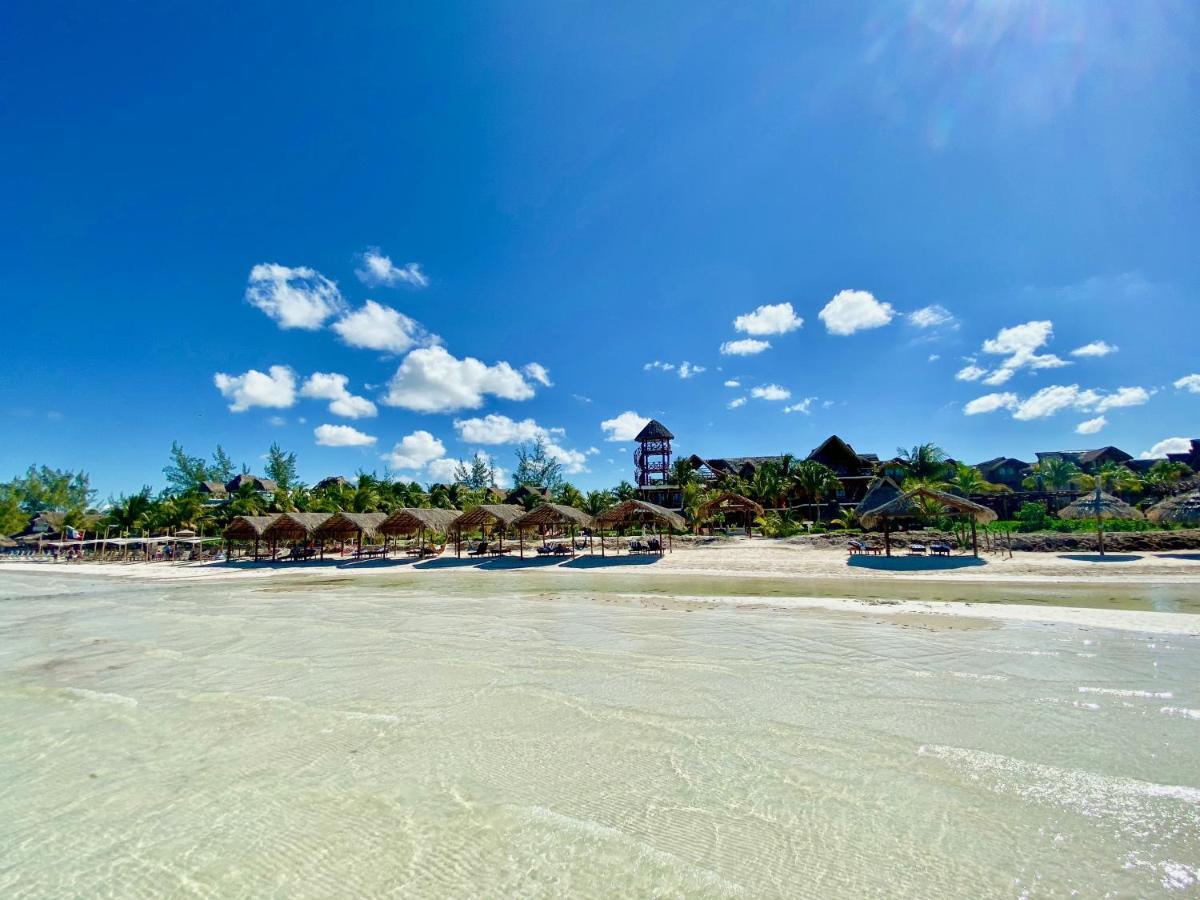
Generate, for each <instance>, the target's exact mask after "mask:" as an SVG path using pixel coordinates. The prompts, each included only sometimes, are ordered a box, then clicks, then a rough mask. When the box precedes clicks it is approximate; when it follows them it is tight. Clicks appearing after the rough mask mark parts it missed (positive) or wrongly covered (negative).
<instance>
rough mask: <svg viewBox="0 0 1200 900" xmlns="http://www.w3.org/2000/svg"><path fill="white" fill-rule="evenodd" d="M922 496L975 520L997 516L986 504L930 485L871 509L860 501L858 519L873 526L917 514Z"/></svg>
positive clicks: (984, 519) (865, 524)
mask: <svg viewBox="0 0 1200 900" xmlns="http://www.w3.org/2000/svg"><path fill="white" fill-rule="evenodd" d="M892 484H893V485H894V484H895V482H892ZM922 497H924V498H926V499H929V500H933V501H934V502H936V503H938V504H940V505H941V506H942V507H943V508H945V509H948V510H950V511H951V512H956V513H959V514H960V515H964V516H970V517H972V518H973V519H974V520H975V521H976V522H982V523H986V522H994V521H996V519H997V518H998V517H997V515H996V513H995V512H993V511H992V510H990V509H988V508H987V507H986V506H980V505H979V504H978V503H972V502H971V501H970V500H966V499H964V498H962V497H958V496H955V495H954V494H947V493H946V492H945V491H938V490H934V489H933V488H930V487H918V488H913V489H912V490H911V491H906V492H904V493H903V494H901V495H900V496H898V497H896V498H895V499H893V500H890V501H888V502H887V503H884V504H883V505H882V506H876V507H874V508H873V509H866V510H864V509H863V508H862V504H861V503H860V504H859V507H858V508H859V514H858V517H859V520H860V521H861V522H862V523H863V525H864V526H865V527H867V528H874V527H875V525H877V524H878V523H879V522H881V521H883V520H884V519H904V518H908V517H910V516H913V515H915V514H917V512H918V507H917V503H916V501H917V500H918V499H919V498H922Z"/></svg>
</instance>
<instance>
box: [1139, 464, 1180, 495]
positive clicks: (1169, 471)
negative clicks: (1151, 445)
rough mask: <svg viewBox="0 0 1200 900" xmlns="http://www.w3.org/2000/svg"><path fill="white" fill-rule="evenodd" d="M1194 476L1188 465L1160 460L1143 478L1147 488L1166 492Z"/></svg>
mask: <svg viewBox="0 0 1200 900" xmlns="http://www.w3.org/2000/svg"><path fill="white" fill-rule="evenodd" d="M1191 474H1192V470H1191V469H1190V468H1189V467H1188V465H1187V463H1181V462H1176V461H1175V460H1171V459H1160V460H1159V461H1158V462H1156V463H1155V464H1154V465H1152V466H1151V467H1150V469H1149V470H1148V471H1147V472H1146V474H1145V475H1143V476H1142V481H1143V482H1144V483H1145V485H1146V487H1148V488H1152V489H1154V490H1157V491H1165V490H1166V489H1167V488H1169V487H1171V486H1172V485H1173V484H1175V483H1176V482H1178V481H1182V480H1183V479H1184V478H1187V477H1188V476H1189V475H1191Z"/></svg>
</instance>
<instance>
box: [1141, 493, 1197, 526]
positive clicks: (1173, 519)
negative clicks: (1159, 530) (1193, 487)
mask: <svg viewBox="0 0 1200 900" xmlns="http://www.w3.org/2000/svg"><path fill="white" fill-rule="evenodd" d="M1146 518H1147V519H1149V520H1150V521H1151V522H1158V523H1159V524H1160V525H1166V524H1168V523H1175V524H1179V525H1196V524H1200V491H1190V492H1188V493H1186V494H1178V495H1176V496H1174V497H1168V498H1167V499H1166V500H1163V501H1161V502H1160V503H1156V504H1155V505H1154V506H1152V507H1150V511H1149V512H1147V513H1146Z"/></svg>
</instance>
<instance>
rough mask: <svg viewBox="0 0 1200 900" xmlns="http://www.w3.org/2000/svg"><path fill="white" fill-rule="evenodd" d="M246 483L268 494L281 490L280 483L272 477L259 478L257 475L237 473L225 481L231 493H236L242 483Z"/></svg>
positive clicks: (226, 488)
mask: <svg viewBox="0 0 1200 900" xmlns="http://www.w3.org/2000/svg"><path fill="white" fill-rule="evenodd" d="M246 484H248V485H250V487H251V488H253V489H254V490H256V491H262V492H263V493H267V494H273V493H275V492H276V491H277V490H279V485H278V484H276V483H275V482H274V481H272V480H271V479H270V478H259V477H258V476H257V475H236V476H234V477H233V478H231V479H229V481H227V482H225V490H226V492H228V493H230V494H236V493H237V492H238V491H239V490H240V489H241V487H242V485H246Z"/></svg>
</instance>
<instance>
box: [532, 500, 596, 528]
mask: <svg viewBox="0 0 1200 900" xmlns="http://www.w3.org/2000/svg"><path fill="white" fill-rule="evenodd" d="M513 524H514V525H515V527H516V528H518V529H519V530H521V531H529V530H531V529H534V528H538V527H540V526H543V525H578V526H580V527H583V528H587V527H589V526H590V525H591V524H592V517H591V516H589V515H588V514H587V513H585V512H584V511H583V510H582V509H576V508H575V507H573V506H563V505H562V504H561V503H544V504H542V505H541V506H539V507H538V508H537V509H534V510H530V511H529V512H527V513H526V514H525V515H523V516H521V518H519V519H517V521H516V522H515V523H513Z"/></svg>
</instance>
